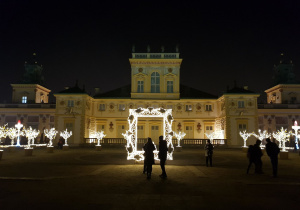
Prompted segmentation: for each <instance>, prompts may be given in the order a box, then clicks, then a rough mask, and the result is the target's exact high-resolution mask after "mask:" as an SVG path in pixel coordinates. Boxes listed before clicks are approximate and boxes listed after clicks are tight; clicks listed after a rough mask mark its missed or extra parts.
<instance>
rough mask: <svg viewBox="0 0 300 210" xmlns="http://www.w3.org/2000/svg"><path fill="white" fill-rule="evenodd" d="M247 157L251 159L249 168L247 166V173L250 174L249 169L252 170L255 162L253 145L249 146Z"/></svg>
mask: <svg viewBox="0 0 300 210" xmlns="http://www.w3.org/2000/svg"><path fill="white" fill-rule="evenodd" d="M247 158H248V159H249V165H248V168H247V174H248V173H249V170H250V167H251V166H252V163H254V158H253V145H249V148H248V151H247ZM254 164H255V163H254Z"/></svg>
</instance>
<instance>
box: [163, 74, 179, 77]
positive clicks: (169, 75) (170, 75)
mask: <svg viewBox="0 0 300 210" xmlns="http://www.w3.org/2000/svg"><path fill="white" fill-rule="evenodd" d="M176 76H177V75H176V74H173V73H168V74H165V77H176Z"/></svg>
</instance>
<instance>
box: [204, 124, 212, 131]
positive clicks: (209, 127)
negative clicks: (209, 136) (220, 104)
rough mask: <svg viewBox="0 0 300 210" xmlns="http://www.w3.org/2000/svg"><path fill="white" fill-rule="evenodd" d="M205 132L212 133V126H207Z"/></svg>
mask: <svg viewBox="0 0 300 210" xmlns="http://www.w3.org/2000/svg"><path fill="white" fill-rule="evenodd" d="M205 130H206V131H212V130H213V126H212V125H207V126H205Z"/></svg>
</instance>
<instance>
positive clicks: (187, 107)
mask: <svg viewBox="0 0 300 210" xmlns="http://www.w3.org/2000/svg"><path fill="white" fill-rule="evenodd" d="M192 110H193V109H192V105H185V111H187V112H190V111H192Z"/></svg>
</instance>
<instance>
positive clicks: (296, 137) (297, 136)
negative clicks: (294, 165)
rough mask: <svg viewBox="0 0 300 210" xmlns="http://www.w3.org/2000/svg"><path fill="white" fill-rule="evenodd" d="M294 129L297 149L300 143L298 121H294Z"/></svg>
mask: <svg viewBox="0 0 300 210" xmlns="http://www.w3.org/2000/svg"><path fill="white" fill-rule="evenodd" d="M292 129H294V130H295V134H293V136H295V147H296V149H299V144H298V138H299V137H300V135H299V133H298V130H299V129H300V126H298V123H297V121H295V122H294V126H292Z"/></svg>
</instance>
